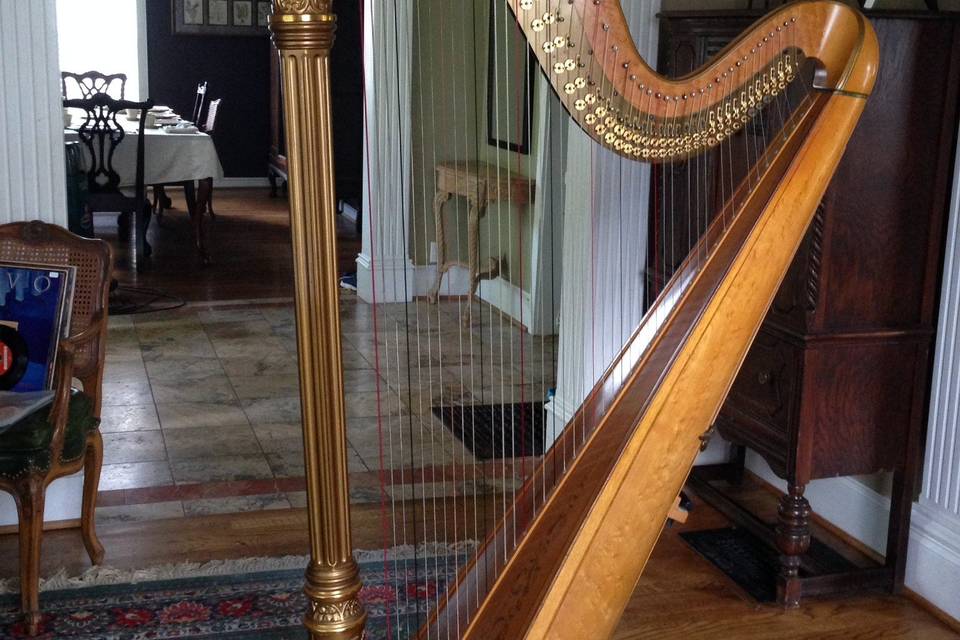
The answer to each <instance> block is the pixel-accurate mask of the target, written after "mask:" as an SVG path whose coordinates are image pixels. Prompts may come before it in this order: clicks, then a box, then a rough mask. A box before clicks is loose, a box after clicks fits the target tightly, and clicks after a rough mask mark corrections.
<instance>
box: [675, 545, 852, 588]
mask: <svg viewBox="0 0 960 640" xmlns="http://www.w3.org/2000/svg"><path fill="white" fill-rule="evenodd" d="M680 537H681V538H683V539H684V541H685V542H686V543H687V544H689V545H690V546H691V547H693V549H694V551H696V552H697V553H699V554H700V555H702V556H703V557H704V558H706V559H707V560H709V561H710V562H711V563H713V565H714V566H716V567H717V568H718V569H720V570H721V571H723V572H724V573H725V574H726V575H727V577H729V578H730V579H731V580H733V581H734V582H736V583H737V584H738V585H739V586H740V588H742V589H743V590H744V591H746V592H747V593H749V594H750V596H751V597H752V598H753V599H754V600H756V601H757V602H776V600H777V574H778V573H779V571H780V560H779V556H778V554H777V551H776V550H775V549H772V548H770V547H768V546H767V545H765V544H764V543H763V541H762V540H760V539H759V538H757V537H756V536H754V535H753V534H751V533H749V532H747V531H745V530H743V529H736V528H727V529H708V530H705V531H684V532H683V533H681V534H680ZM804 560H805V564H806V565H813V566H815V567H817V573H818V574H821V573H840V572H843V571H850V570H852V569H856V566H855V565H854V564H853V563H851V562H849V561H848V560H847V559H846V558H844V557H843V556H841V555H840V554H839V553H837V552H836V551H834V550H833V549H831V548H830V547H828V546H827V545H825V544H823V543H822V542H820V541H818V540H817V539H816V538H814V539H812V540H811V541H810V549H809V551H808V552H807V555H805V556H804ZM800 575H801V577H803V576H806V575H809V574H808V573H807V572H806V571H805V570H804V569H803V567H801V569H800Z"/></svg>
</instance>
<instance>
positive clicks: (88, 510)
mask: <svg viewBox="0 0 960 640" xmlns="http://www.w3.org/2000/svg"><path fill="white" fill-rule="evenodd" d="M102 465H103V437H101V435H100V430H99V429H97V430H96V431H94V432H93V433H91V434H90V435H89V436H87V450H86V452H85V457H84V460H83V509H82V511H81V512H80V533H81V535H82V536H83V546H84V547H86V548H87V555H89V556H90V562H92V563H93V564H100V563H101V562H103V545H102V544H100V540H99V538H97V516H96V511H97V491H98V489H99V488H100V467H101V466H102Z"/></svg>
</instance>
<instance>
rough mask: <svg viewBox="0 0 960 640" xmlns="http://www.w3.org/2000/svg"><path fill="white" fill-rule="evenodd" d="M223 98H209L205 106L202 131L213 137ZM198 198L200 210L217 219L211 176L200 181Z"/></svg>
mask: <svg viewBox="0 0 960 640" xmlns="http://www.w3.org/2000/svg"><path fill="white" fill-rule="evenodd" d="M221 102H223V98H217V99H216V100H211V101H210V105H209V106H208V107H207V120H206V122H204V124H203V131H204V133H206V134H207V135H208V136H210V137H213V132H214V131H215V130H216V127H217V114H218V113H219V112H220V103H221ZM198 200H199V202H201V203H202V207H201V209H200V211H201V212H203V211H206V212H207V213H209V214H210V218H211V219H212V220H216V219H217V214H216V213H214V211H213V178H212V177H207V178H204V179H203V180H202V181H201V183H200V189H199V194H198Z"/></svg>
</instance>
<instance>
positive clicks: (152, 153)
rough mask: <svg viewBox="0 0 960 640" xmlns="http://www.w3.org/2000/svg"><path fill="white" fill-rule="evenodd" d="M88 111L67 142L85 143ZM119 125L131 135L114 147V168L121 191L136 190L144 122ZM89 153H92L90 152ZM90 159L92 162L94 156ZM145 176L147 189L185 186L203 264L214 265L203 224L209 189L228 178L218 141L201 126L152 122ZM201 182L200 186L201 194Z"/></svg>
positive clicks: (76, 119) (77, 116)
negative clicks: (84, 122) (82, 131)
mask: <svg viewBox="0 0 960 640" xmlns="http://www.w3.org/2000/svg"><path fill="white" fill-rule="evenodd" d="M71 111H73V110H71ZM82 113H83V112H82V111H78V112H77V113H73V114H71V116H72V117H71V119H70V123H69V124H68V125H67V126H66V128H65V129H64V141H65V142H74V141H79V139H80V138H79V134H78V133H77V130H78V129H79V127H80V124H81V123H82V115H81V114H82ZM151 120H152V118H151ZM117 122H118V123H119V124H120V125H121V126H122V127H123V129H124V131H125V133H126V135H125V136H124V137H123V140H121V142H120V144H118V145H117V146H116V148H115V149H114V154H113V168H114V170H115V171H116V172H117V173H118V174H119V176H120V187H134V186H135V185H136V171H137V132H138V129H139V126H140V122H139V121H137V120H128V119H126V118H118V120H117ZM148 125H152V126H148ZM84 153H85V154H86V153H87V151H86V149H84ZM87 160H88V162H89V157H88V158H87ZM88 166H89V165H88ZM143 178H144V180H143V182H144V186H145V187H149V186H153V187H154V188H155V189H156V188H157V187H159V186H182V187H183V189H184V196H185V199H186V202H187V210H188V213H189V215H190V218H191V219H192V221H193V227H194V235H195V243H196V247H197V251H198V253H199V255H200V259H201V261H202V262H203V263H204V264H207V263H209V255H208V253H207V248H206V234H205V231H204V222H203V218H204V215H203V213H204V211H203V208H204V203H205V200H206V197H208V196H209V194H207V193H205V189H208V188H209V185H210V184H211V183H212V180H211V179H218V178H223V165H221V164H220V157H219V156H218V155H217V149H216V147H215V146H214V144H213V138H211V137H210V136H209V135H208V134H206V133H204V132H203V131H199V130H198V129H197V128H196V127H188V128H185V127H183V126H182V125H181V126H180V127H176V126H173V125H168V126H160V125H153V124H152V122H151V121H150V120H148V123H147V124H145V125H144V132H143ZM197 182H199V184H200V188H199V193H198V190H197V187H196V183H197ZM138 259H139V258H138Z"/></svg>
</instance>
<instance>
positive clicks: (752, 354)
mask: <svg viewBox="0 0 960 640" xmlns="http://www.w3.org/2000/svg"><path fill="white" fill-rule="evenodd" d="M801 368H802V367H801V352H800V350H799V349H797V348H796V347H795V346H793V345H792V344H790V343H787V342H785V341H784V340H783V339H782V338H779V337H777V336H774V335H771V334H770V333H767V332H765V331H764V330H763V329H761V330H760V333H759V334H757V338H756V340H754V343H753V346H752V347H751V348H750V351H749V353H748V354H747V358H746V360H744V363H743V366H742V367H741V369H740V373H739V374H737V379H736V380H735V381H734V383H733V387H732V388H731V389H730V395H729V397H728V398H727V402H726V404H725V405H724V408H723V413H724V416H725V417H726V418H728V419H730V420H732V421H733V422H734V423H738V424H740V425H742V426H743V427H744V428H747V429H750V430H752V431H760V432H766V433H767V435H768V436H772V437H773V438H774V439H775V440H779V441H780V443H781V444H782V445H784V446H785V445H786V444H787V440H788V437H787V436H788V434H789V432H790V426H791V422H792V420H793V419H794V413H795V411H794V407H795V406H796V404H797V402H796V399H797V395H798V394H799V392H800V388H799V387H800V375H801ZM728 428H729V427H728ZM756 435H760V434H756ZM751 440H753V438H751ZM781 451H782V449H781Z"/></svg>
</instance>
